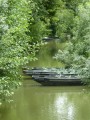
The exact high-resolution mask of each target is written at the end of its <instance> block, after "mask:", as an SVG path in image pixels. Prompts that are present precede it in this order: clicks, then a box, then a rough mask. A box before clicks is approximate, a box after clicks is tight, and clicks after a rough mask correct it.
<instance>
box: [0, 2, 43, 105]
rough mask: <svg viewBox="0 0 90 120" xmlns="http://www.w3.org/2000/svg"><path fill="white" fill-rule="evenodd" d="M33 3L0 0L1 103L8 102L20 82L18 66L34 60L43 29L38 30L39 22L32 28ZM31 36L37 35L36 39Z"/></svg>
mask: <svg viewBox="0 0 90 120" xmlns="http://www.w3.org/2000/svg"><path fill="white" fill-rule="evenodd" d="M35 4H36V3H34V1H32V0H28V1H27V0H0V103H2V102H3V101H8V100H9V99H8V98H10V96H11V95H12V94H13V93H14V89H15V88H17V87H18V86H19V85H20V81H19V80H20V79H21V73H20V68H21V66H23V65H25V64H26V63H28V62H29V61H32V60H35V59H36V58H35V54H36V48H38V47H39V42H37V41H38V40H39V38H40V37H41V35H42V33H43V31H44V28H43V29H40V31H39V32H38V30H39V25H41V24H42V22H38V25H36V26H37V28H36V30H35V27H34V22H35V23H36V21H37V19H38V15H37V16H36V17H37V19H35V18H34V17H35V16H33V12H34V10H36V8H35ZM30 5H31V6H30ZM32 26H33V27H32ZM33 32H34V34H33ZM28 33H30V34H28ZM34 35H36V36H40V37H38V39H36V42H35V41H34V40H35V39H33V38H36V36H34ZM33 42H34V44H32V43H33Z"/></svg>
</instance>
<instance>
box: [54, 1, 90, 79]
mask: <svg viewBox="0 0 90 120" xmlns="http://www.w3.org/2000/svg"><path fill="white" fill-rule="evenodd" d="M72 33H73V37H72V39H70V40H69V41H68V42H67V44H66V47H65V49H64V50H59V51H58V53H57V54H56V55H55V58H56V59H58V60H60V61H62V62H64V63H65V66H66V67H69V68H74V69H76V70H77V71H78V73H80V74H82V75H83V77H85V78H90V1H89V0H87V1H83V3H81V4H78V6H77V11H76V15H75V16H74V19H73V28H72Z"/></svg>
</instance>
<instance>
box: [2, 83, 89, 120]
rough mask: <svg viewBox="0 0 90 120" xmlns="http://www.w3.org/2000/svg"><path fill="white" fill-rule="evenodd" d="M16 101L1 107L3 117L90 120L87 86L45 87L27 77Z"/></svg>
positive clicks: (6, 118)
mask: <svg viewBox="0 0 90 120" xmlns="http://www.w3.org/2000/svg"><path fill="white" fill-rule="evenodd" d="M13 99H14V102H13V103H10V104H7V105H5V106H3V107H2V109H1V110H0V120H90V94H89V90H87V89H86V88H85V87H82V86H81V87H74V86H73V87H64V86H63V87H43V86H40V85H38V84H37V83H36V82H33V81H25V82H24V83H23V86H22V87H21V88H19V89H18V90H17V91H16V93H15V95H14V98H13Z"/></svg>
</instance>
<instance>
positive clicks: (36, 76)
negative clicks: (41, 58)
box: [23, 68, 83, 86]
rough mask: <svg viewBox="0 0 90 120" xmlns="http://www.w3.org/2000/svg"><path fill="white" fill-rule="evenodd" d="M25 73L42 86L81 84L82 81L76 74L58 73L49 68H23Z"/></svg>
mask: <svg viewBox="0 0 90 120" xmlns="http://www.w3.org/2000/svg"><path fill="white" fill-rule="evenodd" d="M23 72H24V73H25V74H26V75H28V76H31V77H32V80H34V81H36V82H38V83H40V84H41V85H44V86H60V85H82V84H83V82H82V80H81V78H80V76H79V75H78V74H73V73H66V74H64V73H62V72H61V73H60V72H59V73H58V72H56V71H53V70H51V69H39V68H37V69H32V70H24V71H23Z"/></svg>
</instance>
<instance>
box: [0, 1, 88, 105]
mask: <svg viewBox="0 0 90 120" xmlns="http://www.w3.org/2000/svg"><path fill="white" fill-rule="evenodd" d="M89 14H90V0H76V1H75V0H52V1H50V0H0V103H2V102H3V101H9V99H8V98H10V96H11V95H12V94H13V93H14V89H15V88H17V87H18V86H19V85H20V82H19V80H20V79H21V75H20V68H21V67H22V66H24V65H25V64H27V63H29V62H30V61H33V60H36V53H37V51H38V50H39V49H40V47H41V46H42V41H41V40H42V38H43V37H45V36H50V37H56V36H58V37H60V42H65V43H67V44H66V45H65V46H66V47H65V48H64V47H62V48H63V50H62V49H60V50H59V51H58V52H57V49H56V47H57V46H53V47H52V48H51V46H50V49H49V51H51V53H50V54H52V55H54V54H55V53H56V52H57V54H56V55H55V58H56V59H57V60H60V62H63V63H64V64H65V66H66V67H71V68H74V69H76V70H78V72H79V73H82V74H84V75H85V76H87V77H90V15H89ZM62 44H63V43H62ZM62 44H61V45H62ZM57 48H59V46H58V47H57ZM47 54H48V53H47Z"/></svg>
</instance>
